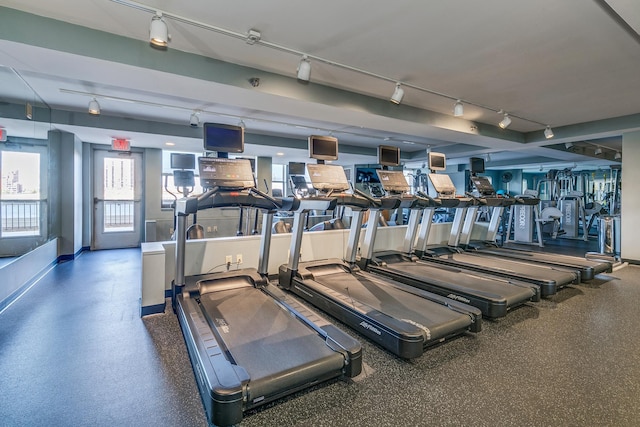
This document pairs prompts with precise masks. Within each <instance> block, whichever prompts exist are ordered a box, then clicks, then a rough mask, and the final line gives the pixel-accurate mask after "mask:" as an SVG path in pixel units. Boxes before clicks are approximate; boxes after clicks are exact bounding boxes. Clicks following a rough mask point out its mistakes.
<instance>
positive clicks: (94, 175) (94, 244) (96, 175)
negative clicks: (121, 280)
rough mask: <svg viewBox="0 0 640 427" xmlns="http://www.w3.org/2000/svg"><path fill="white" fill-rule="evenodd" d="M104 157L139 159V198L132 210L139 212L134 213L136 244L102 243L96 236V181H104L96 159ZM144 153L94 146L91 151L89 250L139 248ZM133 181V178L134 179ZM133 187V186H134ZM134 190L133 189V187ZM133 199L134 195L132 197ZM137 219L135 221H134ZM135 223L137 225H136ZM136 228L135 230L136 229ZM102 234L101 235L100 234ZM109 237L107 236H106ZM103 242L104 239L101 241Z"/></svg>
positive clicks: (140, 239)
mask: <svg viewBox="0 0 640 427" xmlns="http://www.w3.org/2000/svg"><path fill="white" fill-rule="evenodd" d="M99 153H100V155H105V156H107V157H116V158H117V157H118V156H127V155H128V156H131V157H133V156H135V158H136V159H139V163H140V166H139V167H138V168H137V170H138V171H139V173H140V177H139V181H138V182H139V183H140V184H139V185H140V188H139V189H138V191H139V195H140V197H139V198H137V199H136V201H135V202H134V206H135V208H134V209H137V210H138V211H139V214H136V213H134V233H135V232H136V231H137V233H135V234H136V235H137V236H136V243H135V244H127V245H121V244H114V243H113V242H108V241H107V242H104V241H102V242H101V241H100V239H99V236H98V235H97V234H98V227H101V226H102V225H101V224H98V223H97V217H98V215H96V210H97V208H98V205H97V203H96V187H95V186H96V181H98V180H99V181H100V182H101V184H102V183H103V180H104V176H103V167H102V165H98V164H97V163H98V160H97V157H98V155H99ZM109 154H112V156H109ZM145 169H146V167H145V152H144V150H141V149H131V151H129V152H117V151H113V150H110V149H108V148H101V147H96V146H94V147H93V149H92V150H91V177H90V183H89V185H90V188H91V191H90V200H89V206H91V209H90V212H91V246H90V248H91V250H102V249H119V248H127V247H139V246H140V244H141V243H142V242H143V235H144V218H145V212H144V211H145V209H144V208H145V187H146V180H145ZM134 179H135V178H134ZM134 186H135V184H134ZM134 188H135V187H134ZM134 197H135V195H134ZM136 219H137V221H136ZM136 222H137V223H136ZM136 227H137V229H136ZM100 234H103V233H100ZM109 234H110V235H112V236H118V235H120V236H122V233H117V232H114V233H113V234H112V233H109ZM107 236H109V235H107ZM103 240H104V239H103ZM107 240H116V239H115V237H114V239H107Z"/></svg>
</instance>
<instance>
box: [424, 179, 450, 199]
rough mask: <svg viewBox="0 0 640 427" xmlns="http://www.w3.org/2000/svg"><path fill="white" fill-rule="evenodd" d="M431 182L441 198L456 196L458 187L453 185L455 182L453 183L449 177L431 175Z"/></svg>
mask: <svg viewBox="0 0 640 427" xmlns="http://www.w3.org/2000/svg"><path fill="white" fill-rule="evenodd" d="M429 181H431V184H433V188H435V189H436V191H437V192H438V194H439V195H440V197H442V198H447V197H455V196H456V186H455V185H453V181H451V177H450V176H449V175H446V174H440V175H437V174H435V173H430V174H429Z"/></svg>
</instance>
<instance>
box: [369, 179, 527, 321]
mask: <svg viewBox="0 0 640 427" xmlns="http://www.w3.org/2000/svg"><path fill="white" fill-rule="evenodd" d="M376 173H377V174H378V178H379V179H380V182H381V183H382V187H383V189H384V191H385V192H386V193H387V195H388V196H389V197H395V198H398V199H399V200H400V208H407V209H409V210H410V215H409V222H408V226H407V231H406V234H405V238H404V245H403V246H404V247H403V249H402V250H401V251H397V250H387V251H377V252H374V251H373V247H374V243H375V236H376V231H377V227H376V225H377V224H378V216H379V215H380V209H378V208H376V207H372V208H371V209H370V214H369V221H368V223H367V227H366V232H365V237H364V241H363V244H362V253H363V256H362V257H361V259H360V263H359V266H360V267H361V268H363V269H366V270H367V271H370V272H372V273H376V274H380V275H383V276H386V277H389V278H391V279H393V280H397V281H399V282H402V283H406V284H408V285H411V286H415V287H417V288H420V289H424V290H426V291H429V292H433V293H436V294H439V295H442V296H445V297H448V298H451V299H455V300H457V301H462V302H465V303H467V304H470V305H472V306H474V307H477V308H479V309H480V310H481V311H482V315H483V316H485V317H488V318H492V319H495V318H499V317H504V316H506V314H507V311H508V310H510V309H512V308H514V307H517V306H520V305H522V304H524V303H526V302H529V301H539V300H540V290H539V288H538V287H537V286H535V285H533V284H531V283H526V282H522V281H518V280H514V279H504V278H500V277H491V276H489V275H486V274H481V273H475V272H473V271H471V270H463V269H460V268H455V267H447V266H442V265H435V264H434V263H428V262H424V261H420V259H419V258H418V257H416V256H415V255H413V253H412V252H413V242H414V241H415V237H416V233H417V230H418V224H419V221H420V218H421V214H422V212H423V210H424V209H425V208H427V207H435V206H436V203H435V200H433V199H431V200H429V199H425V198H421V197H417V196H412V195H410V194H409V184H408V183H407V180H406V178H405V176H404V174H403V173H402V171H390V170H376Z"/></svg>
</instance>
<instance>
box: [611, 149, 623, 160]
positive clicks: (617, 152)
mask: <svg viewBox="0 0 640 427" xmlns="http://www.w3.org/2000/svg"><path fill="white" fill-rule="evenodd" d="M613 159H614V160H622V153H621V152H619V151H616V155H615V156H613Z"/></svg>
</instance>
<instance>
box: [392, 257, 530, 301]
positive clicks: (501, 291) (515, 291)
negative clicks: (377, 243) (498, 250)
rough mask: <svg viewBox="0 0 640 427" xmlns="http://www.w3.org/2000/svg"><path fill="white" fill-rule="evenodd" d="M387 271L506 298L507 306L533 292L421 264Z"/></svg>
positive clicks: (481, 277)
mask: <svg viewBox="0 0 640 427" xmlns="http://www.w3.org/2000/svg"><path fill="white" fill-rule="evenodd" d="M385 268H387V269H390V270H393V271H397V272H398V273H399V274H406V275H411V276H413V277H415V278H417V279H418V280H423V281H427V283H428V282H433V283H437V284H438V285H439V286H443V285H445V286H446V288H447V289H451V291H452V292H454V293H455V292H457V291H460V292H473V294H474V295H478V296H481V297H484V298H487V299H494V300H501V299H503V298H504V300H505V302H506V305H507V306H511V305H513V304H515V303H518V302H522V301H526V300H528V299H529V298H531V290H530V289H529V288H525V287H522V286H515V285H508V284H507V283H505V282H504V281H496V280H493V279H490V278H488V277H484V276H478V275H472V274H468V273H465V272H464V271H460V270H458V271H455V270H454V269H446V268H439V267H433V266H430V265H426V264H423V263H419V262H402V263H390V264H387V265H386V267H385Z"/></svg>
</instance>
